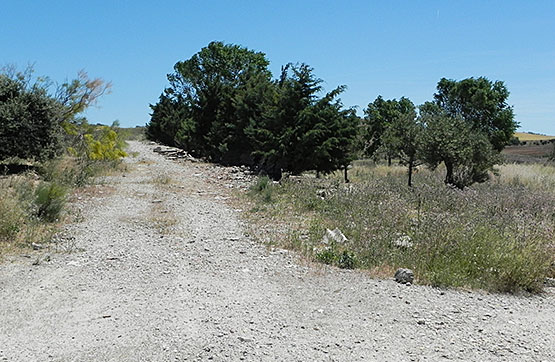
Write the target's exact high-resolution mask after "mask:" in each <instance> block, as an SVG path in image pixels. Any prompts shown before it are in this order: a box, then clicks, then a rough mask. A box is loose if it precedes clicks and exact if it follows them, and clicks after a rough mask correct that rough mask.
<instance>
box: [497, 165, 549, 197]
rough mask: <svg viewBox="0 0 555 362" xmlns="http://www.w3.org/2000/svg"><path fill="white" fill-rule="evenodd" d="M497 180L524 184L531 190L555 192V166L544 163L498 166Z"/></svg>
mask: <svg viewBox="0 0 555 362" xmlns="http://www.w3.org/2000/svg"><path fill="white" fill-rule="evenodd" d="M498 173H499V176H498V177H496V178H494V180H495V181H497V182H500V183H503V184H508V185H513V186H522V187H526V188H528V189H530V190H531V191H545V192H549V193H553V194H555V166H553V165H542V164H506V165H501V166H499V167H498Z"/></svg>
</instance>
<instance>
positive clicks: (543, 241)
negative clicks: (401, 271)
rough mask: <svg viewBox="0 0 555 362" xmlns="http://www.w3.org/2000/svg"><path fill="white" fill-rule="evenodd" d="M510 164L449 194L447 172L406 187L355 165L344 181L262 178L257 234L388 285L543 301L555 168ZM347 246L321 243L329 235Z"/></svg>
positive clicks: (380, 171)
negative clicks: (404, 275) (408, 282)
mask: <svg viewBox="0 0 555 362" xmlns="http://www.w3.org/2000/svg"><path fill="white" fill-rule="evenodd" d="M525 167H528V166H520V165H512V166H506V167H504V168H502V169H501V171H500V175H498V176H493V175H492V181H491V182H490V183H487V184H479V185H476V186H473V187H470V188H467V189H465V190H464V191H461V190H459V189H457V188H455V187H445V186H443V183H442V176H441V172H443V171H444V170H436V171H427V170H425V169H422V170H420V169H419V170H418V173H417V174H416V175H415V179H416V181H417V182H416V183H415V186H413V187H408V186H407V185H406V184H405V182H404V170H403V168H401V167H400V166H393V167H387V166H379V165H378V166H376V165H373V164H369V163H368V162H356V163H355V165H354V167H353V169H352V171H351V178H352V182H351V183H350V184H344V183H342V182H341V176H340V175H331V176H330V177H328V178H325V179H316V178H315V177H313V175H312V176H311V175H304V176H302V177H290V178H287V179H283V180H282V181H281V182H280V183H272V182H271V181H269V180H268V179H267V178H261V179H259V181H258V183H257V184H256V185H255V186H254V187H253V189H252V190H251V193H250V195H251V197H250V200H251V202H252V205H251V211H250V213H249V218H250V219H251V221H253V222H254V224H255V227H254V228H253V229H254V232H255V233H256V232H257V230H258V231H260V230H265V229H264V228H261V227H260V226H261V224H262V223H263V224H274V225H277V227H276V231H277V230H287V231H286V232H285V234H270V235H262V234H259V236H260V237H261V238H262V239H263V240H266V241H267V242H269V243H270V244H273V245H278V246H281V247H287V248H293V249H295V250H297V251H299V252H301V253H302V254H304V255H305V256H306V257H308V258H309V259H312V260H317V261H321V262H324V263H327V264H333V265H336V266H339V267H342V268H353V267H357V268H364V269H369V270H370V271H371V272H372V273H373V274H374V275H377V276H387V277H390V276H391V275H393V272H394V271H395V270H396V269H397V268H399V267H405V268H411V269H412V270H413V271H414V272H415V275H416V279H417V282H419V283H424V284H430V285H434V286H443V287H462V288H481V289H486V290H490V291H498V292H519V291H527V292H538V291H540V290H541V289H542V287H543V281H544V279H545V277H549V276H551V277H553V276H555V269H554V267H553V265H555V264H553V263H554V262H555V259H554V255H555V243H554V242H555V240H554V239H553V235H554V231H555V214H553V210H555V192H554V191H555V190H554V189H553V186H554V183H555V168H554V167H553V166H536V167H534V170H529V169H526V168H525ZM335 228H338V229H340V230H341V231H342V232H343V233H344V235H345V236H346V237H347V239H348V241H346V242H344V243H339V242H331V243H329V242H328V243H324V240H323V236H324V235H325V234H326V229H330V230H334V229H335Z"/></svg>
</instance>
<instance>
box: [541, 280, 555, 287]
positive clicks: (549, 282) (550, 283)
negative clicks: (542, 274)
mask: <svg viewBox="0 0 555 362" xmlns="http://www.w3.org/2000/svg"><path fill="white" fill-rule="evenodd" d="M543 285H545V286H546V287H547V288H555V278H545V280H544V281H543Z"/></svg>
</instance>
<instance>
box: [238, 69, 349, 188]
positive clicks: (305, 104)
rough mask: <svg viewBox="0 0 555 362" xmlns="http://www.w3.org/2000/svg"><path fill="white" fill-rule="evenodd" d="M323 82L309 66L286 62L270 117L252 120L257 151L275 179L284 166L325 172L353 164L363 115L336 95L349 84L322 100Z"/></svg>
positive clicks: (251, 132) (263, 166) (251, 133)
mask: <svg viewBox="0 0 555 362" xmlns="http://www.w3.org/2000/svg"><path fill="white" fill-rule="evenodd" d="M321 82H322V80H321V79H319V78H317V77H315V76H314V74H313V69H312V68H311V67H310V66H308V65H306V64H300V65H298V64H297V65H293V64H288V65H286V66H285V67H283V68H282V72H281V76H280V78H279V80H278V81H276V82H275V90H274V93H273V100H274V101H273V104H269V106H268V107H267V108H266V112H265V117H263V118H262V119H261V120H260V121H259V122H253V123H251V125H250V127H249V129H248V134H249V136H250V140H251V142H252V143H253V145H254V150H255V151H254V152H253V155H254V156H255V160H256V161H257V164H258V166H259V169H260V170H261V171H263V172H265V173H267V174H268V175H269V176H270V177H272V178H274V179H280V178H281V173H282V171H283V170H285V171H288V172H291V173H293V174H299V173H301V172H303V171H306V170H316V172H317V175H319V174H321V173H323V174H326V173H330V172H332V171H335V170H337V169H339V168H345V169H346V167H347V166H348V165H349V163H350V162H351V160H352V144H353V141H354V139H355V136H356V132H357V129H358V117H356V115H355V113H354V111H353V110H351V109H343V105H342V103H341V101H340V100H339V99H337V97H338V96H339V94H341V92H343V91H344V90H345V87H344V86H340V87H337V88H336V89H334V90H332V91H331V92H329V93H327V94H326V95H325V96H324V97H322V98H319V97H318V96H317V94H318V93H319V92H320V91H321V87H320V83H321Z"/></svg>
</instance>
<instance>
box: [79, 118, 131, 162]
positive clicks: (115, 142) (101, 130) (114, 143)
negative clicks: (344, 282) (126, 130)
mask: <svg viewBox="0 0 555 362" xmlns="http://www.w3.org/2000/svg"><path fill="white" fill-rule="evenodd" d="M96 134H97V136H96V138H95V136H94V135H93V134H91V133H87V134H85V135H84V138H85V142H86V144H87V157H88V158H89V159H91V160H94V161H113V160H119V159H120V158H122V157H125V156H127V154H126V153H125V151H123V141H122V140H121V139H119V138H118V134H117V132H116V131H114V130H113V129H112V128H110V127H107V126H100V127H98V130H97V132H96Z"/></svg>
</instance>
